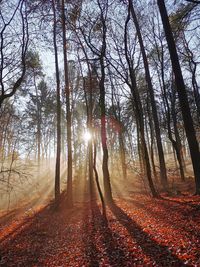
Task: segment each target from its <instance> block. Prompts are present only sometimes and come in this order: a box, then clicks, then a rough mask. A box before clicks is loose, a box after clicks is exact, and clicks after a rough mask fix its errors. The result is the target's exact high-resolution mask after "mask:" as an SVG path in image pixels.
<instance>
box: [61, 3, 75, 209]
mask: <svg viewBox="0 0 200 267" xmlns="http://www.w3.org/2000/svg"><path fill="white" fill-rule="evenodd" d="M65 21H66V19H65V1H64V0H62V34H63V36H62V37H63V58H64V77H65V93H66V114H67V115H66V119H67V152H68V153H67V206H68V207H72V206H73V192H72V191H73V188H72V140H71V139H72V132H71V124H72V123H71V108H70V85H69V75H68V60H67V39H66V25H65Z"/></svg>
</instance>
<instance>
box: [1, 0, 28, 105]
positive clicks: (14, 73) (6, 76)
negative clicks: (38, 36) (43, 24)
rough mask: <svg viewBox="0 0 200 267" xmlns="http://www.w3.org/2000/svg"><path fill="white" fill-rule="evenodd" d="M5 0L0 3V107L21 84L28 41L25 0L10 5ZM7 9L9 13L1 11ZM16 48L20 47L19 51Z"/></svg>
mask: <svg viewBox="0 0 200 267" xmlns="http://www.w3.org/2000/svg"><path fill="white" fill-rule="evenodd" d="M5 2H6V1H4V3H1V9H0V17H1V25H2V29H1V32H0V54H1V57H0V86H1V93H0V107H1V106H2V103H3V102H4V100H5V99H6V98H9V97H11V96H13V95H14V94H15V93H16V91H17V89H18V88H19V87H20V85H21V84H22V81H23V79H24V76H25V73H26V53H27V49H28V43H29V32H28V11H27V5H26V1H24V0H19V1H17V3H16V4H12V5H11V7H9V5H8V3H5ZM7 9H8V10H9V11H10V14H9V12H5V13H4V12H3V11H4V10H5V11H6V10H7ZM8 14H9V16H8ZM16 17H18V18H19V20H20V24H19V25H17V26H16V21H17V18H16ZM14 29H17V30H16V31H15V30H14ZM10 33H11V35H10ZM8 37H9V38H8ZM18 37H19V38H20V42H19V40H18ZM8 47H9V49H8ZM18 49H20V53H19V50H18Z"/></svg>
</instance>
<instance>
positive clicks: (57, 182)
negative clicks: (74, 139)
mask: <svg viewBox="0 0 200 267" xmlns="http://www.w3.org/2000/svg"><path fill="white" fill-rule="evenodd" d="M56 8H57V6H56V2H55V0H52V10H53V44H54V53H55V69H56V86H57V88H56V92H57V111H56V114H57V149H56V170H55V204H56V206H58V205H59V200H60V152H61V101H60V74H59V65H58V48H57V38H56V37H57V15H56V11H57V10H56Z"/></svg>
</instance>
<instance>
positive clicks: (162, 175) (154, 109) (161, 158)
mask: <svg viewBox="0 0 200 267" xmlns="http://www.w3.org/2000/svg"><path fill="white" fill-rule="evenodd" d="M129 8H130V12H131V15H132V18H133V21H134V24H135V28H136V32H137V36H138V41H139V45H140V49H141V53H142V58H143V63H144V68H145V78H146V82H147V85H148V91H149V95H150V100H151V107H152V115H153V121H154V127H155V133H156V142H157V148H158V153H159V163H160V178H161V182H162V185H163V188H164V189H167V172H166V165H165V159H164V152H163V147H162V141H161V134H160V126H159V121H158V114H157V107H156V102H155V97H154V90H153V85H152V81H151V76H150V71H149V64H148V60H147V56H146V51H145V47H144V43H143V38H142V34H141V31H140V26H139V23H138V20H137V16H136V13H135V10H134V7H133V2H132V0H129Z"/></svg>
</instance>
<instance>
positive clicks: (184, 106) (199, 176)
mask: <svg viewBox="0 0 200 267" xmlns="http://www.w3.org/2000/svg"><path fill="white" fill-rule="evenodd" d="M157 4H158V7H159V10H160V15H161V19H162V23H163V27H164V31H165V35H166V40H167V44H168V48H169V53H170V58H171V62H172V68H173V72H174V76H175V83H176V87H177V91H178V97H179V102H180V106H181V111H182V116H183V122H184V127H185V131H186V136H187V140H188V144H189V148H190V155H191V159H192V165H193V169H194V175H195V183H196V194H198V195H199V194H200V163H199V158H200V153H199V144H198V142H197V138H196V133H195V129H194V124H193V119H192V116H191V111H190V107H189V102H188V97H187V92H186V88H185V83H184V80H183V75H182V71H181V67H180V63H179V58H178V53H177V49H176V45H175V41H174V38H173V34H172V30H171V26H170V23H169V18H168V14H167V10H166V7H165V2H164V1H163V0H158V1H157Z"/></svg>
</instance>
